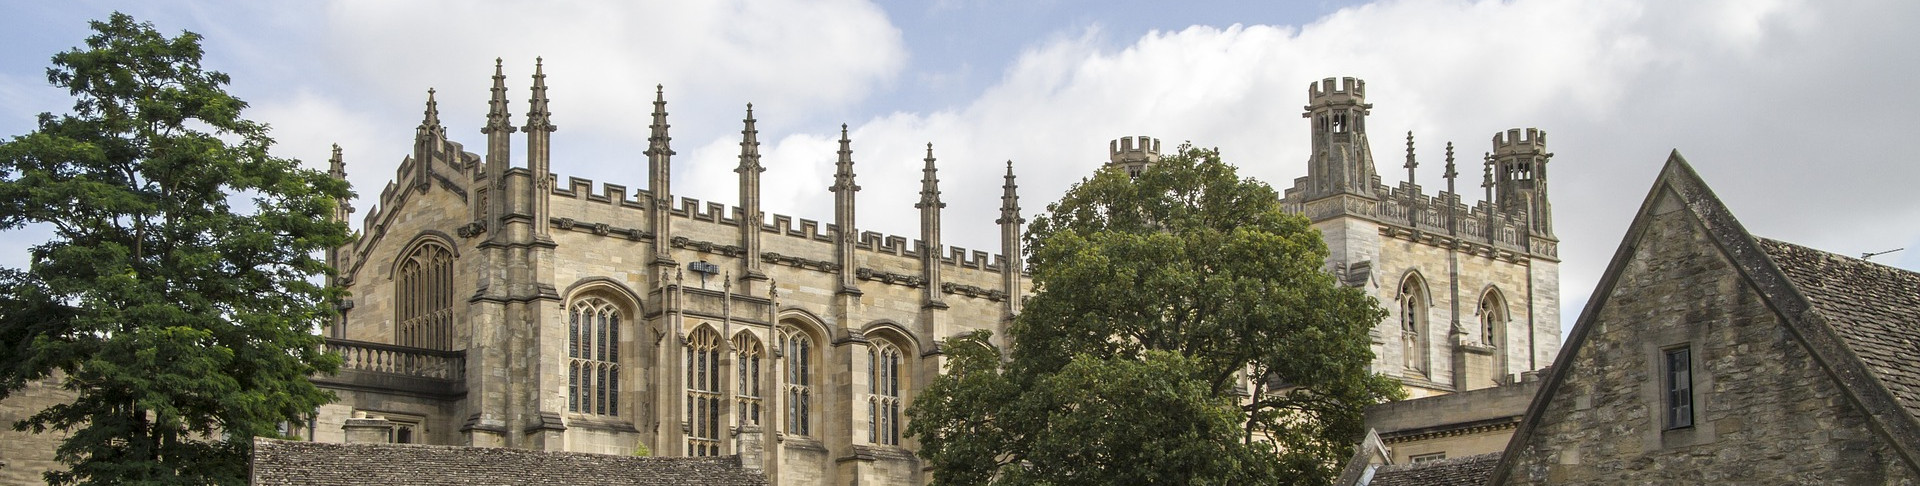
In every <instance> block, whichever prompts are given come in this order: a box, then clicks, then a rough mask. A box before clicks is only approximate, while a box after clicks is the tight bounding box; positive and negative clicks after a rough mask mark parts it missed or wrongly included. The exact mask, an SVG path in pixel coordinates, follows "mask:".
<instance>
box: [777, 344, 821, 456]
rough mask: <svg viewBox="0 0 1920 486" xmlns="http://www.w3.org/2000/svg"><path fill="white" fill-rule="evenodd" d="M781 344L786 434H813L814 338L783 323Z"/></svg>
mask: <svg viewBox="0 0 1920 486" xmlns="http://www.w3.org/2000/svg"><path fill="white" fill-rule="evenodd" d="M779 343H780V346H781V348H782V351H783V354H784V355H785V358H786V360H787V376H786V382H785V383H783V384H782V386H781V388H783V389H784V390H783V391H784V394H785V395H786V401H787V404H786V405H787V433H789V434H795V435H810V434H811V433H812V432H811V429H810V428H809V427H808V425H810V424H812V422H813V421H812V418H811V417H809V416H808V414H810V413H812V412H813V337H811V336H808V335H807V333H806V332H805V331H801V330H800V328H797V327H794V326H793V325H791V324H781V325H780V333H779Z"/></svg>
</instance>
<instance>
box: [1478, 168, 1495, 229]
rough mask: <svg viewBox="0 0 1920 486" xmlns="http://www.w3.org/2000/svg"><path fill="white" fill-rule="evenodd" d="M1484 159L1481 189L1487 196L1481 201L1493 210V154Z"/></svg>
mask: <svg viewBox="0 0 1920 486" xmlns="http://www.w3.org/2000/svg"><path fill="white" fill-rule="evenodd" d="M1483 158H1484V159H1485V161H1486V162H1485V163H1484V164H1483V172H1481V174H1480V188H1481V189H1485V190H1486V191H1487V193H1486V195H1484V196H1481V197H1483V198H1484V199H1481V201H1483V202H1485V203H1487V205H1488V207H1490V208H1491V207H1494V206H1493V204H1494V201H1493V152H1487V154H1486V155H1485V156H1483ZM1489 214H1491V211H1489ZM1487 234H1493V233H1492V232H1491V231H1489V232H1488V233H1487Z"/></svg>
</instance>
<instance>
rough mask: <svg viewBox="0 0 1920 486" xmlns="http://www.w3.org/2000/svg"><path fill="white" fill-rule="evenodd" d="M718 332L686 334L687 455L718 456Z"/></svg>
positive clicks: (705, 330) (697, 331)
mask: <svg viewBox="0 0 1920 486" xmlns="http://www.w3.org/2000/svg"><path fill="white" fill-rule="evenodd" d="M721 376H722V375H721V374H720V333H716V332H713V329H711V328H707V327H701V328H699V329H695V330H694V331H693V334H689V335H687V455H689V456H717V455H720V414H721V408H720V407H721V405H722V404H721V401H720V377H721Z"/></svg>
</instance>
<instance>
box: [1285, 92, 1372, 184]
mask: <svg viewBox="0 0 1920 486" xmlns="http://www.w3.org/2000/svg"><path fill="white" fill-rule="evenodd" d="M1306 109H1307V112H1306V113H1302V114H1301V116H1303V117H1306V118H1307V119H1309V120H1312V129H1311V130H1312V134H1313V138H1312V139H1311V140H1313V154H1312V155H1310V156H1309V158H1308V159H1307V181H1308V182H1309V183H1310V184H1309V185H1308V186H1307V190H1308V192H1307V198H1308V199H1320V198H1325V197H1330V196H1336V195H1341V194H1352V195H1356V196H1361V197H1373V196H1374V186H1377V185H1379V181H1380V177H1379V176H1378V175H1376V174H1375V173H1374V167H1373V150H1372V149H1370V148H1368V144H1367V114H1368V113H1369V112H1371V111H1372V109H1373V105H1370V104H1367V82H1366V81H1361V80H1358V79H1354V78H1341V79H1340V83H1339V84H1338V85H1335V84H1334V79H1333V78H1327V79H1325V80H1322V81H1320V82H1319V83H1316V84H1309V85H1307V107H1306Z"/></svg>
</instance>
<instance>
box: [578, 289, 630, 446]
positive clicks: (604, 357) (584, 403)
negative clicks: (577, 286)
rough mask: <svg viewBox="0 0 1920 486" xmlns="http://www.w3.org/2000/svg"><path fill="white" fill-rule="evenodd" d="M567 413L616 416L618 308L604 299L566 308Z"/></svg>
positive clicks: (586, 301)
mask: <svg viewBox="0 0 1920 486" xmlns="http://www.w3.org/2000/svg"><path fill="white" fill-rule="evenodd" d="M567 411H569V412H576V413H586V414H594V415H612V416H618V415H620V309H619V308H618V307H615V306H614V305H613V303H611V302H607V300H606V299H602V298H599V297H588V298H584V299H580V300H579V301H576V302H574V303H573V305H572V306H571V307H569V308H568V312H567Z"/></svg>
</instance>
